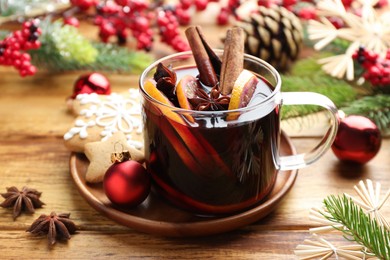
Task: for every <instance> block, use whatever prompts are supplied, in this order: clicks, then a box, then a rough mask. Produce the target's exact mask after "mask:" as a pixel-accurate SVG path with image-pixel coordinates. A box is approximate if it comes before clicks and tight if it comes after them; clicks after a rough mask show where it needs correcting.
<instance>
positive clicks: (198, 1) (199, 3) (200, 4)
mask: <svg viewBox="0 0 390 260" xmlns="http://www.w3.org/2000/svg"><path fill="white" fill-rule="evenodd" d="M208 4H209V1H208V0H195V6H196V10H197V11H203V10H205V9H206V8H207V5H208Z"/></svg>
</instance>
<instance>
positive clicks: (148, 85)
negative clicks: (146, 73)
mask: <svg viewBox="0 0 390 260" xmlns="http://www.w3.org/2000/svg"><path fill="white" fill-rule="evenodd" d="M144 89H145V91H146V93H148V94H149V96H151V97H152V98H154V99H155V100H157V101H159V102H161V103H163V104H165V105H168V106H170V107H172V108H174V107H175V106H174V105H173V104H172V102H171V101H169V99H168V98H167V97H166V96H165V95H164V94H163V93H162V92H161V91H160V90H158V89H157V87H156V85H155V84H154V83H153V82H152V81H150V80H148V81H146V82H145V83H144ZM158 107H159V109H160V110H161V112H162V113H163V114H164V115H165V116H166V117H169V118H170V119H171V120H174V121H176V122H178V123H181V124H185V122H184V120H183V118H181V117H180V116H179V115H178V114H176V113H175V112H173V111H172V108H170V107H165V106H162V105H161V106H158Z"/></svg>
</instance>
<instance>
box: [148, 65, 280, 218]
mask: <svg viewBox="0 0 390 260" xmlns="http://www.w3.org/2000/svg"><path fill="white" fill-rule="evenodd" d="M175 73H176V75H177V79H178V81H179V80H180V78H182V77H184V76H186V75H193V76H194V77H196V76H198V73H199V72H198V70H197V69H196V67H193V66H192V67H191V66H189V67H181V68H180V69H178V70H175ZM258 79H259V80H258V83H257V85H256V89H255V92H254V94H253V97H252V99H251V100H250V102H249V103H248V105H247V107H246V108H247V109H246V110H242V111H235V112H229V111H227V110H224V111H203V112H200V111H189V110H184V111H183V110H180V109H176V108H175V107H170V108H168V107H164V106H163V107H161V106H162V105H161V104H156V103H154V102H151V101H150V100H148V98H146V99H145V100H144V102H143V111H144V113H145V114H144V128H145V133H146V134H145V154H146V158H147V159H148V160H147V170H148V171H149V172H150V173H151V174H152V177H153V180H154V182H155V184H156V187H157V189H158V190H159V192H160V193H162V194H163V195H164V196H166V197H167V198H168V199H169V200H170V201H172V202H174V203H176V204H178V205H180V206H181V207H185V208H187V209H190V210H193V211H196V212H199V213H213V214H218V213H229V212H234V211H238V210H242V209H245V208H248V207H250V206H252V205H254V204H256V203H258V202H259V201H261V199H263V198H264V197H265V196H266V195H267V194H268V193H269V192H270V190H271V189H272V187H273V184H274V182H275V178H276V171H277V169H276V165H275V162H274V160H275V159H274V153H275V151H277V146H278V143H279V107H278V105H272V104H270V105H268V106H266V107H265V108H264V107H261V109H259V106H258V104H261V103H262V102H263V101H264V100H266V99H267V97H268V96H270V95H271V94H272V91H273V87H272V85H271V84H270V83H269V82H268V81H267V80H266V79H264V78H261V77H260V76H258ZM205 91H206V92H207V91H209V90H207V88H206V90H205ZM166 109H169V110H168V113H164V110H165V112H167V110H166ZM170 113H174V114H173V115H175V116H172V114H170ZM237 113H238V115H235V117H237V118H236V119H235V120H229V119H228V118H229V116H232V114H237Z"/></svg>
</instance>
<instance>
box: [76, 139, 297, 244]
mask: <svg viewBox="0 0 390 260" xmlns="http://www.w3.org/2000/svg"><path fill="white" fill-rule="evenodd" d="M280 153H281V154H282V155H291V154H295V149H294V147H293V145H292V144H291V142H290V139H289V138H288V137H287V136H286V135H285V134H282V138H281V147H280ZM88 165H89V161H88V159H87V158H86V157H85V155H84V154H78V153H72V154H71V156H70V172H71V175H72V178H73V180H74V182H75V184H76V186H77V188H78V190H79V192H80V193H81V195H82V196H83V197H84V198H85V199H86V200H87V202H88V203H89V204H90V205H91V206H92V207H93V208H94V209H95V210H97V211H99V212H100V213H102V214H103V215H105V216H107V217H108V218H110V219H112V220H114V221H116V222H117V223H119V224H122V225H124V226H127V227H130V228H133V229H135V230H138V231H142V232H146V233H150V234H156V235H162V236H172V237H190V236H204V235H211V234H217V233H222V232H226V231H230V230H234V229H237V228H240V227H243V226H245V225H248V224H251V223H253V222H255V221H258V220H260V219H261V218H263V217H265V216H266V215H267V214H269V213H270V212H272V211H273V210H274V209H275V208H276V206H277V205H278V204H279V203H280V201H281V200H282V199H283V197H284V196H285V195H286V194H287V192H288V191H289V190H290V189H291V187H292V186H293V184H294V182H295V179H296V176H297V172H298V171H297V170H293V171H283V172H279V173H278V176H277V179H276V183H275V186H274V188H273V190H272V192H271V194H270V195H269V196H268V197H267V199H265V201H263V202H262V203H261V204H259V205H257V206H255V207H253V208H251V209H249V210H247V211H244V212H241V213H238V214H234V215H229V216H223V217H208V216H199V215H195V214H193V213H191V212H188V211H185V210H181V209H179V208H177V207H175V206H173V205H172V204H170V203H168V202H167V201H165V200H164V199H163V198H160V197H159V196H158V194H156V193H155V192H153V191H152V192H151V193H150V195H149V196H148V198H147V199H146V200H145V201H144V202H143V203H142V204H141V205H139V206H138V207H136V208H134V209H124V208H118V207H116V206H115V205H113V204H112V203H111V202H110V201H109V200H108V198H107V197H106V195H105V194H104V191H103V188H102V185H101V184H93V185H91V184H89V183H86V182H85V173H86V170H87V167H88Z"/></svg>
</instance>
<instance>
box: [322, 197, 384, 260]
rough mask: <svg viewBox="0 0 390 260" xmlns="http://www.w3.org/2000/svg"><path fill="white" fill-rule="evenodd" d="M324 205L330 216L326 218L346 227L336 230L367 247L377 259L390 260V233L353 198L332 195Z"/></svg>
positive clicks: (326, 199)
mask: <svg viewBox="0 0 390 260" xmlns="http://www.w3.org/2000/svg"><path fill="white" fill-rule="evenodd" d="M323 203H324V205H325V208H326V210H327V211H328V212H329V214H330V215H327V214H324V217H326V218H327V219H328V220H330V221H332V222H335V223H339V224H342V225H343V226H344V227H342V228H336V227H335V229H338V230H339V231H341V232H343V234H344V236H345V237H346V238H347V239H349V240H353V241H356V242H357V243H359V244H361V245H363V246H365V247H366V248H367V249H368V251H370V252H372V253H373V254H374V255H375V256H376V257H378V258H380V259H386V260H388V259H390V232H389V231H388V230H386V229H385V228H384V227H383V226H381V225H379V224H378V223H377V222H376V220H375V219H372V218H371V217H370V216H369V215H367V214H365V213H364V212H363V209H362V208H360V207H359V206H358V205H356V204H355V203H354V202H353V200H352V199H351V198H348V197H347V196H346V195H343V196H334V195H331V196H328V197H327V198H325V200H324V202H323Z"/></svg>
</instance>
